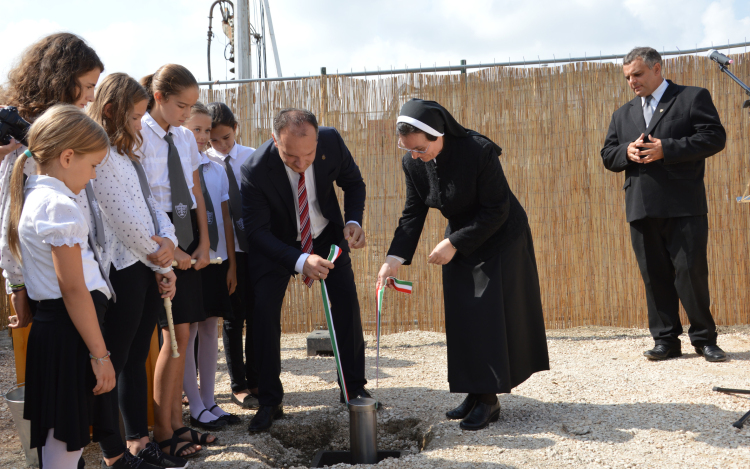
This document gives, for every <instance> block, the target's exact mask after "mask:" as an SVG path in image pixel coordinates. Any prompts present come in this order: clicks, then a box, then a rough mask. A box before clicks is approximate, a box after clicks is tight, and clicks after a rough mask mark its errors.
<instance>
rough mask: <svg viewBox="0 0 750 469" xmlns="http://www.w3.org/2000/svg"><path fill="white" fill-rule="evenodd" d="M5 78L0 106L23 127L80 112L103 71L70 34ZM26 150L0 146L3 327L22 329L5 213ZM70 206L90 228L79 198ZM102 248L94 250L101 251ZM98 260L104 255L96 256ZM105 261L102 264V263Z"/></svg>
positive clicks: (45, 45)
mask: <svg viewBox="0 0 750 469" xmlns="http://www.w3.org/2000/svg"><path fill="white" fill-rule="evenodd" d="M17 63H18V65H17V66H16V67H15V68H13V69H12V70H11V71H10V73H9V74H8V83H7V85H6V88H5V92H4V93H3V96H2V97H1V98H0V103H2V104H4V105H8V106H15V107H17V108H18V113H19V114H20V115H21V117H23V118H24V119H26V120H27V121H29V122H34V120H35V119H36V118H37V117H39V116H41V115H42V114H43V113H44V112H45V111H46V110H47V109H48V108H50V107H51V106H52V105H54V104H73V105H75V106H77V107H79V108H84V107H85V106H86V104H88V103H90V102H91V101H93V99H94V87H95V86H96V82H97V81H98V80H99V75H100V74H101V73H102V72H103V71H104V65H103V64H102V62H101V60H100V59H99V56H98V55H97V54H96V52H95V51H94V49H92V48H91V47H89V46H88V45H87V44H86V41H84V40H83V39H81V38H80V37H78V36H76V35H75V34H70V33H58V34H52V35H49V36H47V37H45V38H43V39H41V40H39V41H38V42H36V43H35V44H32V45H31V46H29V48H28V49H26V51H24V53H23V55H22V56H21V58H20V59H19V60H18V62H17ZM24 150H26V147H24V146H23V145H21V144H20V143H19V142H15V141H14V142H11V143H10V144H9V145H3V146H0V160H1V161H0V251H1V252H0V267H2V269H3V276H4V277H5V278H6V290H7V292H8V293H9V294H10V295H11V302H12V304H13V308H14V310H15V311H16V317H15V318H13V319H14V322H12V323H11V325H10V326H9V327H11V328H16V327H26V326H27V325H28V323H29V321H30V320H31V311H30V309H29V302H28V297H27V294H26V289H25V288H23V283H24V281H23V274H22V272H21V265H20V264H19V263H18V262H17V261H16V259H15V257H14V256H12V255H11V253H10V250H9V243H8V233H9V232H8V228H9V223H8V221H9V211H10V187H11V185H10V176H11V172H12V170H13V166H14V163H15V162H16V160H17V158H19V157H21V156H22V155H23V153H24ZM23 161H25V164H26V166H25V174H26V175H27V176H29V175H31V174H34V173H35V172H36V167H35V166H36V165H35V163H34V160H33V158H23ZM76 201H77V202H78V204H79V205H80V206H81V208H82V209H83V213H85V214H87V217H88V219H89V221H90V222H91V223H92V225H91V226H95V225H94V224H93V223H94V219H93V213H92V212H91V210H90V209H89V201H88V198H87V195H86V194H85V193H83V192H82V193H81V194H79V195H78V196H77V197H76ZM103 247H104V246H100V248H103ZM100 254H101V255H102V256H103V257H105V256H104V252H100ZM105 261H106V259H105Z"/></svg>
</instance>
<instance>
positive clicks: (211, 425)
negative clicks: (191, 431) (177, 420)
mask: <svg viewBox="0 0 750 469" xmlns="http://www.w3.org/2000/svg"><path fill="white" fill-rule="evenodd" d="M203 412H208V413H209V414H211V412H210V411H209V410H208V409H203V410H201V413H200V414H198V418H194V417H193V416H192V415H191V416H190V425H192V426H194V427H198V428H202V429H204V430H208V431H213V430H220V429H221V428H223V427H226V426H227V424H228V422H226V421H224V420H222V419H220V418H218V417H216V416H215V415H213V414H211V415H213V416H214V417H216V418H214V419H213V420H210V421H208V422H201V415H203ZM184 428H187V427H184ZM180 430H182V429H180ZM182 433H185V432H182ZM199 444H201V445H202V444H203V443H199Z"/></svg>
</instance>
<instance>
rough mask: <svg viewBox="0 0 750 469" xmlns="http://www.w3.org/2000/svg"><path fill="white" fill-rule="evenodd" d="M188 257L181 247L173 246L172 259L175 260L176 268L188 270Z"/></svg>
mask: <svg viewBox="0 0 750 469" xmlns="http://www.w3.org/2000/svg"><path fill="white" fill-rule="evenodd" d="M190 259H192V258H191V257H190V256H189V255H188V253H186V252H185V251H183V250H182V249H180V248H179V247H178V248H175V250H174V260H175V261H176V262H177V268H178V269H180V270H188V269H189V268H190Z"/></svg>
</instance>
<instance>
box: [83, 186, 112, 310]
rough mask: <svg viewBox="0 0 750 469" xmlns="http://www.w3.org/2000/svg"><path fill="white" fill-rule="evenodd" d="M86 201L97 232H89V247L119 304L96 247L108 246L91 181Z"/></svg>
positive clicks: (105, 281)
mask: <svg viewBox="0 0 750 469" xmlns="http://www.w3.org/2000/svg"><path fill="white" fill-rule="evenodd" d="M86 199H88V201H89V210H91V213H92V214H93V215H94V226H93V229H94V231H96V233H92V232H91V230H89V247H90V248H91V250H92V251H94V259H96V263H97V264H98V265H99V272H101V274H102V277H103V278H104V283H106V284H107V288H109V292H110V293H111V294H112V301H114V302H115V303H117V295H115V289H114V288H112V283H111V282H110V281H109V272H107V271H106V269H104V264H103V263H102V258H101V256H100V255H99V249H97V247H96V245H97V244H98V245H99V246H101V248H102V250H103V249H104V248H105V247H106V246H107V245H106V236H105V234H104V223H103V222H102V214H101V213H100V212H99V204H98V203H97V202H96V197H95V196H94V188H93V187H91V181H89V182H88V184H86Z"/></svg>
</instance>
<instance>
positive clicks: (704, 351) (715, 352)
mask: <svg viewBox="0 0 750 469" xmlns="http://www.w3.org/2000/svg"><path fill="white" fill-rule="evenodd" d="M695 352H696V353H697V354H698V355H700V356H702V357H703V358H705V359H706V361H707V362H724V361H726V360H727V354H726V353H724V351H723V350H722V349H720V348H719V346H718V345H704V346H703V347H695Z"/></svg>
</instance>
